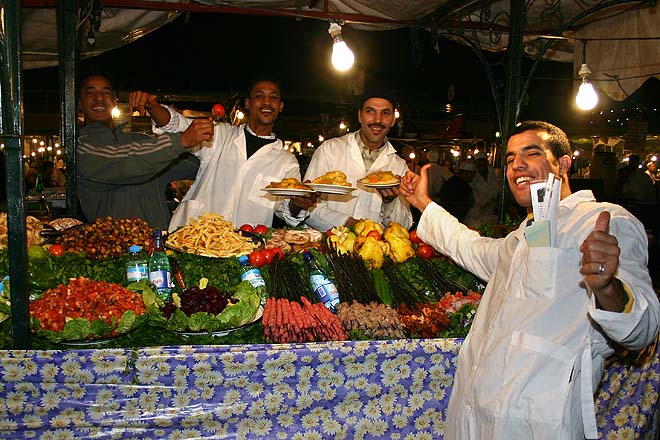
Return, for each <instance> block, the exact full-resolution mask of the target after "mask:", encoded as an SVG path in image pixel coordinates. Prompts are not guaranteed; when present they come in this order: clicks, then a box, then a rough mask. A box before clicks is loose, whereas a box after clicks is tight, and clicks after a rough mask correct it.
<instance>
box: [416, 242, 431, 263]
mask: <svg viewBox="0 0 660 440" xmlns="http://www.w3.org/2000/svg"><path fill="white" fill-rule="evenodd" d="M433 254H435V250H434V249H433V248H432V247H431V246H430V245H428V244H425V243H422V244H420V245H419V246H418V247H417V255H419V256H420V257H422V258H424V259H425V260H428V259H429V258H431V257H433Z"/></svg>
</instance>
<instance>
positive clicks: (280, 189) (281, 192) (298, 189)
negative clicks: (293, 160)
mask: <svg viewBox="0 0 660 440" xmlns="http://www.w3.org/2000/svg"><path fill="white" fill-rule="evenodd" d="M262 191H266V192H267V193H269V194H272V195H274V196H304V195H309V194H313V193H314V190H313V189H312V188H310V187H309V186H307V185H305V184H304V183H302V182H301V181H300V180H298V179H295V178H293V177H287V178H286V179H282V180H281V181H279V182H270V184H269V185H268V186H267V187H265V188H262Z"/></svg>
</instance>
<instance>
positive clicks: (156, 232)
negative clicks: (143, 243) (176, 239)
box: [154, 229, 163, 238]
mask: <svg viewBox="0 0 660 440" xmlns="http://www.w3.org/2000/svg"><path fill="white" fill-rule="evenodd" d="M162 235H163V232H162V231H161V230H160V229H154V237H155V238H157V237H161V236H162Z"/></svg>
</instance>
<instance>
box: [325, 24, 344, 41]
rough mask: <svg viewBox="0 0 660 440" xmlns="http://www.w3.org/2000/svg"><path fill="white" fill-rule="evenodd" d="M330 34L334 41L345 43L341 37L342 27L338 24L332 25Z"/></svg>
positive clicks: (329, 30)
mask: <svg viewBox="0 0 660 440" xmlns="http://www.w3.org/2000/svg"><path fill="white" fill-rule="evenodd" d="M328 33H329V34H330V36H331V37H332V39H333V40H334V41H335V43H336V42H338V41H344V38H343V37H342V35H341V26H340V25H339V24H337V23H334V22H333V23H330V27H329V28H328Z"/></svg>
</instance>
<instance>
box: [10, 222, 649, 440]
mask: <svg viewBox="0 0 660 440" xmlns="http://www.w3.org/2000/svg"><path fill="white" fill-rule="evenodd" d="M114 221H115V220H110V219H106V220H99V221H97V223H95V224H94V225H77V226H74V227H72V228H67V229H65V231H66V232H65V233H63V234H62V236H60V237H58V240H59V242H58V244H61V245H62V246H63V247H64V248H65V252H64V253H59V252H57V253H56V254H55V255H53V254H50V255H47V256H46V257H44V256H43V255H41V256H39V257H38V258H37V261H39V262H40V264H39V266H40V267H46V266H47V267H49V268H50V272H51V273H50V276H51V277H52V278H53V280H54V281H55V282H59V280H62V279H68V278H70V277H87V278H88V279H106V280H107V281H109V282H113V283H116V284H120V285H126V284H127V283H126V282H125V270H124V268H125V262H126V255H125V252H124V251H121V252H119V253H117V254H116V255H109V256H107V257H102V258H99V257H100V255H97V256H96V257H95V258H88V257H87V256H86V254H87V253H89V254H91V250H92V248H94V249H96V248H97V247H98V246H97V244H95V243H94V242H93V241H92V239H91V237H92V236H99V235H103V234H99V233H98V232H99V231H102V230H104V228H111V227H112V228H114V229H115V230H121V229H122V228H118V227H116V225H115V224H114V223H113V222H114ZM125 229H127V230H131V231H132V233H133V234H135V230H134V229H131V228H125ZM85 230H88V231H91V233H90V234H88V235H84V231H85ZM287 232H288V231H287V230H272V229H271V230H268V232H267V233H266V234H265V235H264V241H265V244H266V245H268V242H269V240H271V241H272V240H281V241H283V242H284V243H287V242H286V240H287V238H286V237H287ZM344 232H346V231H343V230H341V229H336V231H335V233H334V235H330V237H332V236H334V237H339V238H335V239H331V238H329V237H328V236H327V234H324V235H322V239H321V240H320V242H319V241H313V239H311V238H310V239H309V243H307V244H301V243H300V241H301V240H300V235H301V234H289V237H290V238H289V240H296V241H298V242H299V243H289V244H290V245H292V247H293V246H298V248H297V249H296V250H301V249H302V246H305V245H314V244H315V246H312V247H310V248H308V250H309V251H310V252H314V253H315V255H316V256H317V257H318V259H319V260H321V259H322V256H321V254H322V252H318V253H317V250H316V249H317V247H316V246H318V245H319V243H320V244H321V246H320V247H321V249H322V250H324V251H327V250H328V249H327V248H324V246H323V245H326V246H327V245H328V244H330V243H332V244H334V245H339V244H341V245H343V246H347V245H348V243H346V240H349V241H350V239H352V238H353V237H352V236H350V235H349V234H346V235H342V234H343V233H344ZM115 235H118V236H117V237H116V239H117V240H118V241H119V240H121V237H120V236H119V235H120V234H115ZM312 235H313V236H316V234H312ZM147 236H148V234H145V235H144V237H147ZM81 237H86V239H85V240H82V238H81ZM341 238H343V239H344V242H342V243H338V242H339V241H340V239H341ZM145 239H146V238H145ZM365 240H366V239H365ZM81 244H82V246H83V251H84V252H85V251H86V252H85V253H83V254H79V253H75V252H68V251H69V250H70V251H73V250H74V249H76V246H80V245H81ZM105 245H106V248H107V249H109V250H108V252H112V251H111V249H112V243H108V242H107V241H106V242H105ZM416 247H417V249H416V251H418V250H419V246H416ZM188 250H189V249H181V251H171V252H170V256H171V257H172V259H173V260H176V261H177V262H178V265H179V267H180V270H181V275H182V278H183V280H184V283H185V284H187V285H189V286H190V285H191V284H193V283H194V282H195V280H196V279H197V278H199V277H203V276H208V278H209V280H211V281H210V282H211V283H215V284H218V285H220V284H223V281H221V278H222V277H225V278H224V279H225V280H226V281H225V282H226V283H228V285H230V284H233V285H236V284H239V279H240V267H239V265H238V263H237V261H236V258H230V257H228V258H217V257H215V256H200V255H197V254H195V253H190V252H188ZM416 253H417V252H416ZM57 254H59V255H57ZM6 258H7V256H6V251H1V252H0V267H4V266H5V265H6V264H7V261H6ZM326 258H327V260H326V261H325V262H324V265H323V267H324V268H326V269H327V270H328V273H329V274H330V275H331V276H332V278H333V279H334V281H335V282H336V283H337V285H338V286H343V284H342V283H343V282H344V281H342V277H343V276H345V274H343V275H342V274H341V273H340V272H341V270H340V269H341V268H342V267H345V266H341V265H339V264H336V263H337V261H334V260H333V259H334V258H335V256H334V255H333V254H329V255H327V257H326ZM337 258H353V257H352V256H351V257H348V256H346V255H344V256H343V257H340V256H337ZM388 258H389V257H388ZM350 261H351V262H355V261H359V260H350ZM428 264H430V265H432V267H433V268H437V269H439V270H437V272H438V273H442V274H446V275H447V277H448V278H451V280H449V281H445V282H455V283H456V285H470V287H471V288H474V289H476V290H479V287H480V285H479V281H478V280H477V279H475V278H474V277H473V276H471V274H469V273H465V272H464V271H462V270H461V269H460V268H457V267H456V266H454V265H453V264H452V263H451V262H450V261H448V260H446V259H444V258H443V257H442V256H439V255H432V256H430V258H428V259H426V258H423V257H421V256H419V255H415V256H411V257H410V258H408V259H407V260H406V261H404V262H401V263H394V264H391V263H389V262H388V261H387V259H385V261H383V263H382V266H381V267H379V268H377V267H374V266H372V267H371V269H369V274H372V276H373V273H375V272H378V271H379V270H382V271H383V273H384V274H385V279H386V280H387V283H388V284H391V283H400V284H401V286H400V287H399V288H400V289H404V290H406V289H408V288H406V287H405V286H404V284H406V283H407V284H409V285H414V286H416V287H414V288H411V289H410V292H409V293H410V294H411V295H414V294H419V295H424V296H432V295H433V294H434V293H435V292H432V291H433V290H434V284H433V281H429V280H428V279H427V278H428V277H424V276H420V272H419V271H423V270H424V268H425V267H426V265H428ZM353 266H357V265H355V264H354V265H353ZM361 266H363V265H361ZM356 270H361V269H356ZM261 272H262V273H263V274H264V278H265V279H266V281H267V284H268V285H269V287H271V288H272V286H280V287H278V288H277V290H278V292H283V293H285V294H286V295H289V294H290V292H288V291H287V290H288V289H289V287H286V286H284V285H283V283H282V281H283V280H286V281H288V284H289V285H290V286H295V285H296V284H297V283H298V281H299V279H296V276H299V278H300V279H305V276H306V273H305V266H304V263H303V259H302V258H301V256H300V254H299V253H297V252H295V251H294V249H293V248H292V249H291V251H290V252H288V253H287V254H286V257H285V258H284V259H283V260H274V261H273V262H272V263H270V264H265V265H264V266H262V267H261ZM392 274H395V275H392ZM396 274H398V275H401V278H398V279H397V278H396V276H397V275H396ZM42 278H47V277H42ZM421 280H426V281H421ZM44 282H47V281H44ZM51 282H52V281H51ZM361 282H362V281H356V282H355V283H354V284H355V285H360V286H364V287H362V288H361V290H369V287H368V286H366V285H364V284H360V283H361ZM424 282H427V283H430V284H426V285H424V284H423V283H424ZM481 287H483V286H481ZM471 288H470V289H468V291H472V289H471ZM376 290H377V289H376ZM435 290H437V289H435ZM292 291H295V289H292ZM271 293H272V292H271ZM393 294H394V301H395V303H396V298H397V295H398V294H399V293H398V292H394V293H393ZM472 294H473V295H478V294H477V293H476V292H473V293H472ZM143 295H145V294H144V293H143ZM276 295H277V294H276ZM466 297H467V295H462V294H460V293H459V292H457V293H455V294H445V295H443V296H442V299H441V300H440V301H439V302H438V303H439V304H444V307H450V306H453V307H454V313H451V314H449V313H448V316H449V317H452V316H454V317H456V316H459V318H460V319H448V324H447V326H446V327H444V329H439V328H438V329H434V330H429V331H433V332H435V333H433V335H434V337H424V338H420V337H419V334H423V331H424V330H422V329H421V328H417V330H415V332H417V335H416V336H415V335H412V336H414V337H411V335H410V333H408V334H407V335H406V336H405V337H401V338H398V339H393V338H387V339H378V338H371V339H364V337H365V333H364V332H361V331H357V330H355V329H354V330H351V332H350V337H349V338H346V340H326V341H318V342H315V341H311V340H310V341H309V342H304V343H292V342H288V343H278V344H273V343H271V342H272V341H271V340H270V338H269V337H267V336H266V333H267V332H266V330H265V329H267V328H268V327H269V319H270V318H268V315H269V311H266V312H265V313H263V312H262V314H263V315H262V316H260V315H256V316H255V317H256V319H250V320H248V322H245V323H242V324H241V325H238V326H235V327H231V328H225V329H220V330H214V331H206V330H202V331H189V330H190V329H187V330H188V331H186V330H184V331H181V330H180V329H178V330H177V329H176V327H172V326H170V324H172V325H174V324H173V322H172V320H171V319H170V321H163V320H159V319H151V320H145V321H142V322H141V323H140V324H139V325H136V326H134V327H133V328H130V329H128V330H127V331H126V332H125V333H120V334H114V335H105V336H89V337H87V338H82V339H66V338H64V339H63V338H62V334H59V336H58V337H56V338H50V339H49V338H48V335H49V334H48V333H40V332H39V331H36V332H35V334H34V336H33V340H32V346H33V348H34V349H33V350H11V349H7V350H4V351H1V352H0V377H2V384H1V385H0V414H1V416H0V436H1V437H3V438H17V439H18V438H21V439H23V438H127V439H128V438H401V439H406V438H429V439H430V438H433V439H436V438H443V432H444V424H445V417H446V408H447V404H448V401H449V396H450V394H451V389H452V384H453V375H454V372H455V368H456V356H457V354H458V351H459V349H460V346H461V343H462V341H463V339H462V337H455V335H457V334H462V335H464V334H465V332H467V329H468V328H469V317H470V314H469V313H464V314H463V315H457V314H456V313H455V312H457V310H456V309H460V308H461V307H462V305H464V301H463V300H464V299H465V298H466ZM145 298H146V296H145ZM447 298H448V299H449V300H447ZM280 299H282V298H280ZM456 300H461V301H460V302H459V303H456ZM184 301H185V300H184ZM145 302H146V301H145ZM345 302H348V299H347V298H346V297H345ZM450 303H451V304H450ZM319 305H321V304H319ZM268 307H269V306H268V303H267V304H266V308H268ZM321 307H323V306H322V305H321ZM468 308H469V307H468ZM463 310H465V309H463ZM340 315H341V312H338V316H340ZM417 319H418V320H419V319H422V318H421V316H418V317H417ZM365 320H366V317H365ZM451 321H453V322H451ZM466 324H467V325H466ZM344 325H345V327H348V325H347V324H344ZM0 326H2V327H1V328H0V330H1V331H2V333H1V334H2V335H4V336H3V337H4V338H6V336H7V334H8V331H9V328H10V326H9V325H8V321H5V322H3V323H1V324H0ZM406 328H407V329H408V328H409V327H406ZM461 331H462V332H463V333H460V332H461ZM53 335H54V334H53V333H51V334H50V336H53ZM443 335H449V337H438V336H443ZM290 340H292V338H291V339H290ZM0 345H2V346H3V347H9V346H11V344H10V343H8V341H7V340H6V339H1V340H0ZM658 354H659V353H658V349H657V347H656V346H654V347H651V348H650V349H648V350H647V351H646V352H645V353H621V354H620V355H619V356H617V357H616V358H614V359H612V360H611V362H610V363H609V364H608V367H607V369H606V372H605V375H604V378H603V381H602V383H601V385H600V388H599V390H598V392H597V394H596V406H597V420H598V426H599V431H600V432H601V434H602V438H607V439H614V438H649V439H650V438H655V437H654V436H655V434H656V433H657V428H656V427H657V421H658V417H657V411H658V395H659V393H660V389H659V383H658V380H657V378H658V373H659V372H660V360H659V357H658Z"/></svg>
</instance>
